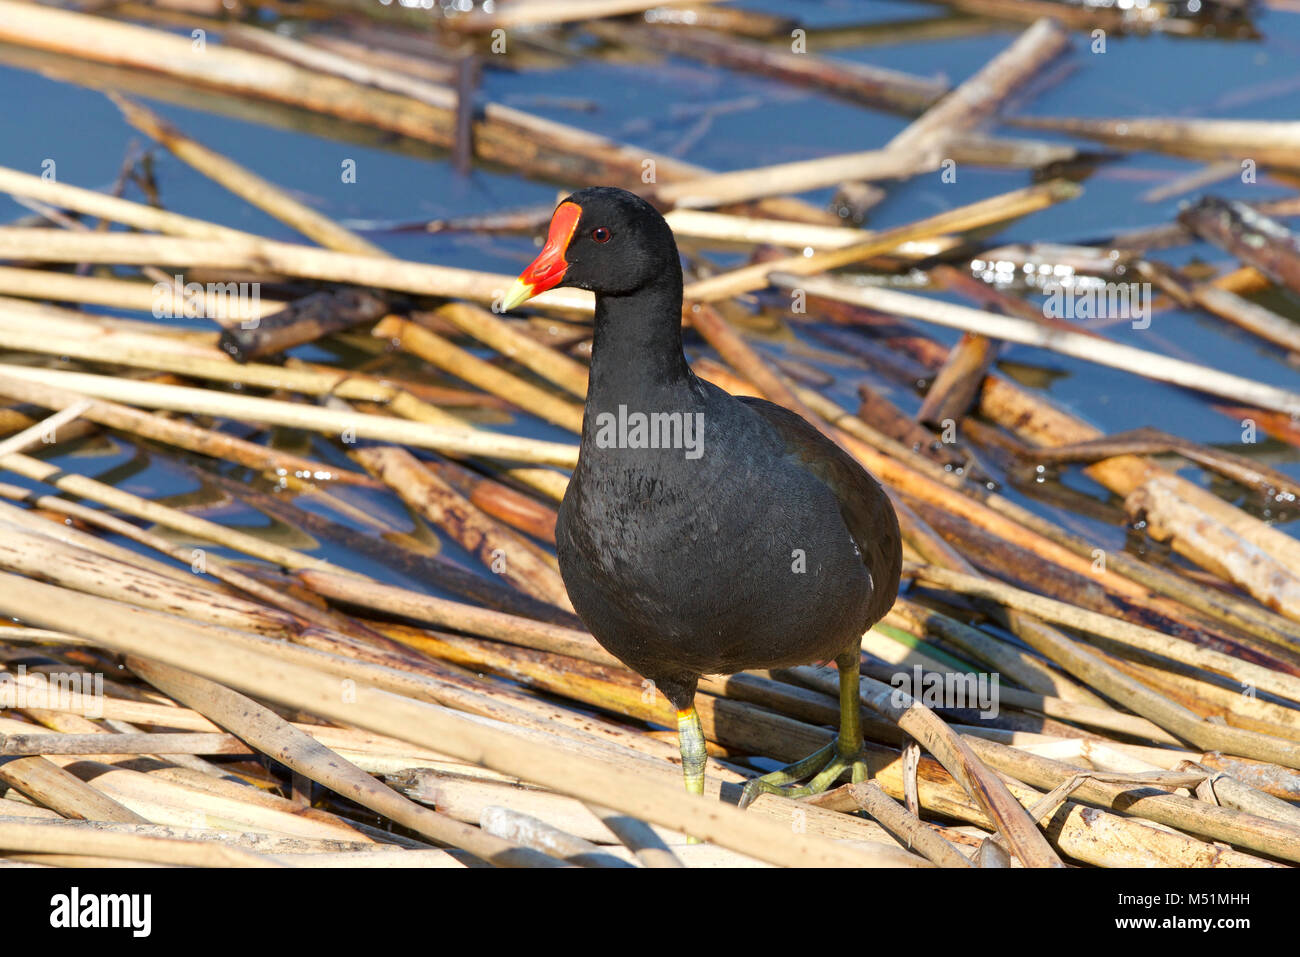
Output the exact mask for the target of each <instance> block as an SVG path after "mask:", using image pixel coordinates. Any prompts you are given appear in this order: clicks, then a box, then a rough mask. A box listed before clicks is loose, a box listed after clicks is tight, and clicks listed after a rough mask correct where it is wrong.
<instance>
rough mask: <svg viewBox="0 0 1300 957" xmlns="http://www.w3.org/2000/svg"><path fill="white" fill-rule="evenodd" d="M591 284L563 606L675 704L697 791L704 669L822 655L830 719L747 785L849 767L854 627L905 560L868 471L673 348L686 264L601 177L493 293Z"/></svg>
mask: <svg viewBox="0 0 1300 957" xmlns="http://www.w3.org/2000/svg"><path fill="white" fill-rule="evenodd" d="M560 285H564V286H576V287H577V288H579V289H589V290H591V291H592V292H594V293H595V294H596V325H595V338H594V340H593V342H592V353H591V378H590V385H589V388H588V391H587V403H586V413H585V416H584V418H583V423H582V447H581V451H580V452H579V455H578V465H577V468H576V470H575V471H574V473H573V479H572V481H571V482H570V483H569V487H568V491H567V492H566V493H565V496H564V501H563V503H562V504H561V505H560V512H559V522H558V524H557V526H556V530H555V537H556V547H557V554H558V557H559V561H560V572H561V573H562V575H563V577H564V584H565V586H566V587H567V589H568V592H569V597H570V599H571V600H572V602H573V607H574V608H575V609H576V610H577V612H578V616H579V617H580V618H581V619H582V621H583V622H584V623H585V624H586V625H587V627H588V628H589V629H591V633H592V634H593V635H595V637H596V640H597V641H599V642H600V644H601V645H603V646H604V647H605V648H606V649H607V650H608V651H609V652H610V653H611V654H613V655H614V656H615V657H617V658H618V659H619V660H620V661H622V662H623V663H625V664H626V665H627V666H628V667H630V668H632V669H634V670H636V671H638V672H639V673H641V674H642V675H644V676H645V677H646V678H649V679H650V680H651V681H653V682H654V684H655V686H656V687H657V688H658V689H659V690H660V691H661V692H663V694H664V696H665V697H667V698H668V700H669V701H670V702H672V704H673V706H674V707H675V708H676V709H677V727H678V733H679V738H680V743H681V752H682V766H683V770H684V771H685V775H686V787H687V790H689V791H691V792H693V793H696V794H699V793H703V790H704V764H705V750H704V732H703V728H702V727H701V725H700V719H699V715H698V714H697V713H696V711H695V706H694V701H695V689H696V685H697V683H698V681H699V678H700V676H701V675H704V674H732V673H735V672H737V671H743V670H745V669H749V668H776V667H788V666H792V665H797V664H806V663H808V662H811V661H822V660H827V659H830V658H834V659H835V661H836V664H837V665H838V667H839V674H840V731H839V735H838V737H837V738H836V740H835V741H834V742H832V743H831V744H829V745H827V746H826V747H825V748H823V749H821V750H820V751H818V752H816V753H815V754H813V755H811V756H809V757H808V758H805V759H804V760H802V761H799V762H798V763H796V764H793V765H790V766H789V767H788V768H785V769H783V770H781V771H776V772H773V773H771V774H768V775H764V776H763V777H761V778H756V779H754V780H753V781H750V782H749V784H748V785H747V786H746V789H745V792H744V795H743V796H742V805H743V804H747V803H748V802H749V801H750V800H752V799H753V798H754V797H755V796H756V795H757V794H758V793H759V792H760V791H764V790H778V789H782V788H783V786H787V785H791V784H792V782H796V781H799V780H802V779H803V778H806V777H810V776H811V777H812V780H811V781H810V783H809V784H808V785H807V786H805V787H802V788H794V787H790V788H787V789H786V793H793V794H806V793H812V792H815V791H819V790H824V789H825V788H827V787H829V786H830V785H831V784H833V783H834V782H835V781H836V780H838V779H839V777H840V776H841V775H842V774H844V773H845V772H846V771H847V772H849V773H851V775H852V778H853V780H855V781H857V780H862V779H863V778H864V777H865V775H866V766H865V764H864V763H863V761H862V757H861V751H862V731H861V726H860V724H859V720H858V709H859V707H860V705H859V698H858V669H859V655H860V651H859V640H860V638H861V636H862V634H863V632H864V631H865V630H866V629H868V628H870V627H871V626H872V625H873V624H874V623H875V622H877V621H879V620H880V618H881V617H882V616H884V614H885V613H886V612H887V611H888V610H889V608H890V606H891V605H892V604H893V602H894V598H895V596H896V595H897V593H898V577H899V568H900V565H901V561H902V554H901V546H900V538H899V532H898V519H897V517H896V516H895V514H894V509H893V507H892V505H891V504H890V502H889V499H888V498H887V497H886V495H885V493H884V491H883V490H882V489H881V487H880V485H879V484H878V483H877V482H876V480H875V479H874V478H872V477H871V476H870V475H869V474H868V473H867V472H866V471H864V470H863V469H862V467H861V466H859V465H858V463H857V462H855V461H854V460H853V459H852V458H850V457H849V455H848V454H846V453H845V452H844V451H843V450H841V449H840V448H839V446H837V445H836V444H835V443H834V442H832V441H831V440H830V439H828V438H826V437H825V436H824V435H822V433H821V432H819V431H818V430H817V429H815V428H814V427H813V426H811V425H809V424H808V423H807V422H806V421H805V420H804V419H802V418H800V417H799V416H798V415H796V414H795V413H793V412H791V411H789V410H787V409H786V408H784V407H782V406H779V405H774V404H773V403H771V402H767V401H765V400H763V399H755V398H749V397H735V396H732V395H730V394H728V393H726V392H724V391H723V390H721V389H719V388H718V387H717V386H715V385H713V384H712V383H709V382H705V381H704V380H702V379H700V378H698V377H697V376H696V375H695V374H694V373H693V372H692V371H691V369H690V367H689V366H688V365H687V363H686V357H685V356H684V355H683V353H682V332H681V324H682V323H681V320H682V268H681V262H680V260H679V259H678V255H677V244H676V243H675V242H674V241H673V234H672V230H671V229H669V227H668V224H667V223H666V222H665V221H664V219H663V217H662V216H660V215H659V213H658V211H656V210H655V209H654V207H652V206H651V205H650V204H649V203H647V202H646V201H645V200H643V199H641V198H640V197H638V196H636V195H634V194H632V193H629V192H627V191H625V190H621V189H615V188H612V187H592V188H590V189H583V190H580V191H579V192H576V193H574V194H573V195H572V196H570V197H569V198H568V199H566V200H564V201H563V202H561V203H560V204H559V206H557V207H556V209H555V213H554V214H553V216H552V218H551V224H550V229H549V232H548V234H547V237H546V244H545V245H544V246H543V247H542V251H541V253H540V254H539V255H538V257H537V258H536V259H535V260H534V261H533V262H532V264H531V265H530V266H529V267H528V268H527V269H526V270H525V271H524V272H523V274H522V275H521V276H520V277H519V279H518V280H516V281H515V284H514V286H513V287H512V288H511V289H510V291H509V292H508V293H507V295H506V297H505V299H504V301H503V306H504V308H505V309H513V308H515V307H516V306H518V305H519V304H520V303H522V302H524V301H525V300H527V299H528V298H530V297H531V296H534V295H536V294H537V293H539V292H542V291H543V290H546V289H550V288H552V287H554V286H560Z"/></svg>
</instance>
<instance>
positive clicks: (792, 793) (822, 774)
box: [740, 645, 867, 807]
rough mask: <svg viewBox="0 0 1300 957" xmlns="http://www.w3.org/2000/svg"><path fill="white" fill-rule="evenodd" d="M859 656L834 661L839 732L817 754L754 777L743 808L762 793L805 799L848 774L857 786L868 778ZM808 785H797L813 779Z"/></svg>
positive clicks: (850, 654) (854, 649)
mask: <svg viewBox="0 0 1300 957" xmlns="http://www.w3.org/2000/svg"><path fill="white" fill-rule="evenodd" d="M859 662H860V653H859V651H858V648H857V646H856V645H854V647H852V648H850V649H849V650H848V651H846V652H844V653H843V654H842V655H839V656H838V657H837V658H836V659H835V664H836V666H838V668H839V671H840V733H839V734H838V735H836V736H835V740H834V741H832V742H831V743H830V744H828V745H826V746H825V747H824V748H820V749H819V750H817V751H814V752H813V753H812V754H810V755H808V757H806V758H804V759H803V760H802V761H796V762H795V763H794V764H791V765H789V766H787V767H784V768H781V770H779V771H773V772H772V773H771V774H764V775H763V776H762V777H758V778H753V779H752V780H750V781H749V782H748V783H747V784H746V785H745V790H744V791H742V792H741V795H740V806H741V807H748V806H749V805H750V804H751V803H753V801H754V799H755V798H756V797H758V796H759V795H760V794H767V793H771V794H783V795H785V796H786V797H792V798H796V797H804V796H805V795H808V794H819V793H820V792H822V791H825V790H826V789H827V788H829V787H830V786H831V785H832V784H834V783H835V782H836V781H838V780H839V779H840V778H841V777H843V776H844V775H845V774H848V775H849V779H850V780H851V781H853V783H854V784H856V783H858V782H859V781H865V780H866V779H867V764H866V762H865V761H863V760H862V722H861V719H860V717H859V709H860V708H861V707H862V704H861V702H860V700H859V698H858V674H859V671H860V667H859ZM810 776H811V778H812V780H810V781H809V782H808V783H807V784H804V785H801V786H800V785H796V783H795V782H797V781H802V780H804V779H805V778H808V777H810Z"/></svg>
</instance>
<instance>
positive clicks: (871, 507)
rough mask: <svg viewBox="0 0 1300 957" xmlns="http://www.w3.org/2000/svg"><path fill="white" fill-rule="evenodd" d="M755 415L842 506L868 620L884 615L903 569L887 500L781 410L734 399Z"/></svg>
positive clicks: (859, 470) (840, 453) (829, 445)
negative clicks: (864, 585)
mask: <svg viewBox="0 0 1300 957" xmlns="http://www.w3.org/2000/svg"><path fill="white" fill-rule="evenodd" d="M737 398H738V399H740V401H741V402H743V403H745V405H747V406H749V407H750V408H751V409H753V410H754V411H755V412H757V413H758V414H759V415H760V416H762V417H763V419H764V420H765V421H766V422H767V424H768V425H770V426H771V427H772V429H773V431H775V432H776V434H777V435H778V436H779V437H780V439H781V441H782V442H783V443H784V444H785V447H786V450H787V451H788V452H789V454H790V455H792V456H794V457H795V458H797V459H798V460H799V461H800V462H801V463H803V465H804V466H805V467H806V468H807V469H808V471H810V472H812V473H813V474H814V475H816V476H817V477H818V478H820V479H821V480H822V481H823V482H825V483H826V485H827V486H828V487H829V488H830V490H831V491H832V492H833V493H834V494H835V498H836V499H837V500H838V501H839V503H840V514H841V515H842V516H843V518H844V524H845V525H846V526H848V530H849V534H850V535H852V536H853V540H854V541H855V542H856V543H857V545H858V550H859V551H860V552H861V553H862V560H863V563H864V564H866V566H867V570H868V571H869V572H870V573H871V581H872V583H873V591H872V596H871V622H872V624H874V623H875V622H877V621H879V620H880V619H881V618H883V617H884V616H885V613H886V612H888V611H889V609H890V607H891V606H892V605H893V604H894V598H895V597H896V596H897V595H898V578H899V573H900V572H901V570H902V565H903V546H902V536H901V535H900V534H899V531H898V516H897V515H895V514H894V506H893V504H892V503H890V501H889V496H887V495H886V494H885V490H884V489H882V488H881V487H880V483H879V482H877V481H876V480H875V479H874V478H873V477H872V476H871V474H870V473H869V472H867V470H866V469H864V468H863V467H862V466H861V465H859V464H858V463H857V461H856V460H854V459H853V458H852V457H851V456H850V455H849V454H848V453H847V452H845V451H844V450H843V449H842V448H840V447H839V446H838V445H836V444H835V443H834V442H832V441H831V440H830V439H829V438H827V437H826V436H825V435H823V434H822V433H821V432H819V431H818V430H817V429H816V428H814V427H813V426H812V425H810V424H809V423H808V422H807V421H806V420H805V419H804V418H803V417H802V416H800V415H797V414H796V413H794V412H791V411H790V410H789V409H787V408H786V407H785V406H781V405H776V404H775V403H772V402H769V401H767V400H766V399H759V398H755V397H753V396H737Z"/></svg>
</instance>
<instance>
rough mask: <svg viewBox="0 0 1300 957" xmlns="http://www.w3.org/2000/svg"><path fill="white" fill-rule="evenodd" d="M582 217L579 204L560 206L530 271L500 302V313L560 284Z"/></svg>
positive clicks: (529, 267) (523, 275) (567, 266)
mask: <svg viewBox="0 0 1300 957" xmlns="http://www.w3.org/2000/svg"><path fill="white" fill-rule="evenodd" d="M581 218H582V207H581V206H579V205H578V204H577V203H561V204H560V205H559V206H558V207H557V208H556V210H555V213H554V215H552V216H551V228H550V229H549V230H548V231H547V233H546V245H544V246H543V247H542V251H541V252H540V253H538V255H537V258H536V259H534V260H533V261H532V263H530V264H529V266H528V268H527V269H525V270H524V271H523V272H522V273H520V274H519V278H518V279H516V280H515V283H514V285H513V286H511V287H510V291H509V292H507V293H506V295H505V298H504V299H502V301H501V311H502V312H509V311H510V310H511V309H513V308H515V307H516V306H518V305H519V304H520V303H522V302H524V301H526V300H528V299H531V298H532V297H533V296H535V295H537V294H538V293H539V292H545V291H546V290H547V289H551V288H553V287H555V286H558V285H559V284H560V280H562V279H563V278H564V273H565V271H566V270H567V269H568V268H569V264H568V263H567V262H566V261H565V259H564V253H565V251H566V250H567V249H568V248H569V240H570V239H572V238H573V231H574V230H575V229H577V228H578V220H579V219H581Z"/></svg>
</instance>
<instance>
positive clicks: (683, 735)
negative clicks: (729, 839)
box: [677, 705, 709, 844]
mask: <svg viewBox="0 0 1300 957" xmlns="http://www.w3.org/2000/svg"><path fill="white" fill-rule="evenodd" d="M677 741H678V745H679V746H680V747H681V751H682V774H683V775H684V776H685V777H686V793H687V794H699V795H703V794H704V763H705V761H707V760H708V757H709V753H708V751H706V750H705V749H704V728H703V726H702V725H701V724H700V715H699V712H697V711H696V710H695V705H690V706H688V707H685V708H679V709H678V711H677ZM686 843H687V844H699V843H700V839H699V838H698V837H692V836H690V835H687V838H686Z"/></svg>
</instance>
